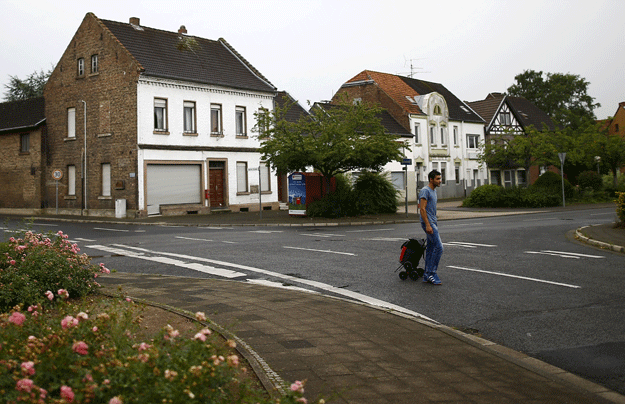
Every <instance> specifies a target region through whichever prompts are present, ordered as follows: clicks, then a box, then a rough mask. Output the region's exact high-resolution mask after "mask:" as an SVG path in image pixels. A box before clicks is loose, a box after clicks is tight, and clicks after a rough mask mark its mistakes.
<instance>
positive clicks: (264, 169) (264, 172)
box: [260, 163, 271, 192]
mask: <svg viewBox="0 0 625 404" xmlns="http://www.w3.org/2000/svg"><path fill="white" fill-rule="evenodd" d="M260 191H261V192H269V191H271V170H270V169H269V165H268V164H267V163H260Z"/></svg>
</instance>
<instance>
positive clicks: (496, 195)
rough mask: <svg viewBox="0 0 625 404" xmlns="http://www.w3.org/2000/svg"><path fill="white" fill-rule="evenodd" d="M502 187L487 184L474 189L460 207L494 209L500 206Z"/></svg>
mask: <svg viewBox="0 0 625 404" xmlns="http://www.w3.org/2000/svg"><path fill="white" fill-rule="evenodd" d="M503 192H504V189H503V187H500V186H499V185H493V184H487V185H482V186H479V187H477V188H475V189H474V190H473V191H472V192H471V195H469V196H468V197H467V198H466V199H465V200H464V201H463V202H462V206H467V207H472V208H494V207H500V206H502V200H503Z"/></svg>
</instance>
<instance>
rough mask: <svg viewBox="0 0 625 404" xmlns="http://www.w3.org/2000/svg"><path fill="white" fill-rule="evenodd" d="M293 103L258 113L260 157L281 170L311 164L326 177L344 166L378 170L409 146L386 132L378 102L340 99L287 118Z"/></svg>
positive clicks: (336, 172) (305, 166) (345, 168)
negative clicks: (307, 114)
mask: <svg viewBox="0 0 625 404" xmlns="http://www.w3.org/2000/svg"><path fill="white" fill-rule="evenodd" d="M292 105H293V103H292V102H291V103H289V102H286V104H285V106H284V107H283V108H280V107H276V109H275V110H274V111H262V112H260V113H257V119H258V125H257V131H258V132H259V138H260V139H261V141H262V145H261V147H260V152H261V154H262V156H263V159H265V160H266V161H268V162H269V164H270V165H271V166H272V167H273V168H275V169H277V170H278V171H280V172H291V171H300V170H304V169H306V168H307V167H312V168H313V169H315V170H316V171H318V172H320V173H321V174H322V175H323V176H324V177H325V178H326V179H329V178H331V177H333V176H335V175H337V174H341V173H345V172H348V171H360V170H370V171H379V170H381V169H382V167H383V166H384V165H385V164H386V163H388V162H391V161H397V160H401V159H402V157H403V154H402V150H403V149H404V148H407V146H406V145H405V144H404V142H401V141H400V139H398V138H397V136H394V135H392V134H389V133H388V132H386V130H385V128H384V126H383V125H382V123H381V120H380V117H379V113H380V112H381V108H379V107H377V106H374V105H370V104H366V103H356V104H354V103H350V102H347V100H342V101H341V102H340V104H339V105H328V106H315V107H313V108H312V110H311V115H310V116H302V117H301V118H300V119H299V120H298V121H297V122H289V121H288V120H286V114H287V112H288V110H289V109H290V108H291V107H292Z"/></svg>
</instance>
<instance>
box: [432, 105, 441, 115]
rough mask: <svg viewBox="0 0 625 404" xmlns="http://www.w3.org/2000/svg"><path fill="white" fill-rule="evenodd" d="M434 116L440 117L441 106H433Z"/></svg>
mask: <svg viewBox="0 0 625 404" xmlns="http://www.w3.org/2000/svg"><path fill="white" fill-rule="evenodd" d="M434 115H442V113H441V106H440V105H435V106H434Z"/></svg>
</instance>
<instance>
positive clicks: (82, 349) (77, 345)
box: [72, 341, 89, 355]
mask: <svg viewBox="0 0 625 404" xmlns="http://www.w3.org/2000/svg"><path fill="white" fill-rule="evenodd" d="M88 349H89V346H88V345H87V344H85V343H84V342H83V341H78V342H74V345H72V350H73V351H74V352H76V353H77V354H79V355H87V353H88V352H87V350H88Z"/></svg>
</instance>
